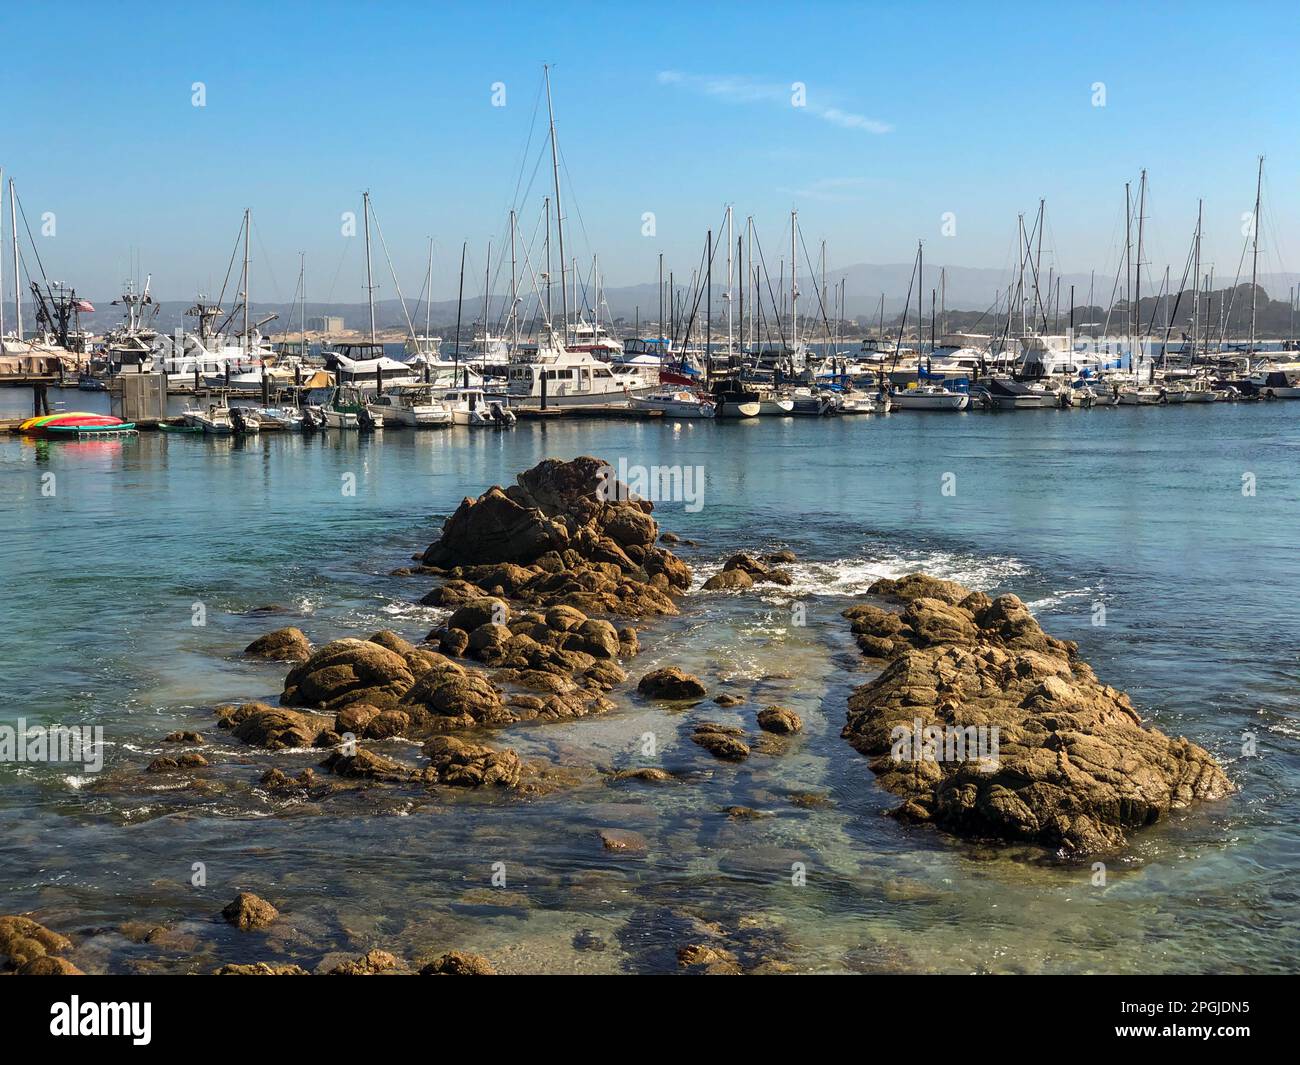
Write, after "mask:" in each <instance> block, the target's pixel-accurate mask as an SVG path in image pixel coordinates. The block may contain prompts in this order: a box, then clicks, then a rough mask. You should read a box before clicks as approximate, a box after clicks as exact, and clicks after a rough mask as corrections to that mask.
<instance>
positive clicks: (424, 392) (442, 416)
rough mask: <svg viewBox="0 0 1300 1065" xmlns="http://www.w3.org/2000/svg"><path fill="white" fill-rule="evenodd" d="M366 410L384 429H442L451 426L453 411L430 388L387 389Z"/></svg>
mask: <svg viewBox="0 0 1300 1065" xmlns="http://www.w3.org/2000/svg"><path fill="white" fill-rule="evenodd" d="M366 410H368V411H369V412H370V413H371V414H372V415H373V416H374V417H375V418H376V419H378V420H379V422H380V423H381V424H382V425H384V426H396V427H399V428H407V429H439V428H443V427H445V426H448V425H451V423H452V412H451V409H450V408H449V407H447V406H446V405H445V404H444V403H442V402H441V401H440V400H439V399H437V398H436V397H435V396H434V394H433V388H432V387H431V386H429V385H398V386H397V387H395V388H388V389H385V390H384V391H383V392H382V393H380V394H379V395H377V396H375V397H373V398H372V399H370V400H369V401H368V402H367V403H366Z"/></svg>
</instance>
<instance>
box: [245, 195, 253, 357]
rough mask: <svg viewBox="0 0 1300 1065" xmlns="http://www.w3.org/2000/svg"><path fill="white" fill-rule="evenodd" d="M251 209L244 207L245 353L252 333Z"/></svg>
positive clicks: (249, 346) (248, 348) (250, 341)
mask: <svg viewBox="0 0 1300 1065" xmlns="http://www.w3.org/2000/svg"><path fill="white" fill-rule="evenodd" d="M252 214H253V212H252V209H251V208H248V207H245V208H244V354H245V355H247V354H248V352H249V351H250V349H251V346H252V340H253V338H252V335H251V333H250V330H249V313H248V230H249V222H250V221H251V219H252Z"/></svg>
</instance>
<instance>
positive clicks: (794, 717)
mask: <svg viewBox="0 0 1300 1065" xmlns="http://www.w3.org/2000/svg"><path fill="white" fill-rule="evenodd" d="M758 727H759V728H761V729H762V730H763V731H764V732H775V733H777V734H778V735H782V736H791V735H793V734H794V733H796V732H800V731H802V730H803V718H801V717H800V716H799V715H798V714H796V713H795V712H794V711H793V710H791V709H790V708H789V707H787V706H768V707H764V708H763V709H762V710H760V711H759V712H758Z"/></svg>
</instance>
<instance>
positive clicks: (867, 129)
mask: <svg viewBox="0 0 1300 1065" xmlns="http://www.w3.org/2000/svg"><path fill="white" fill-rule="evenodd" d="M658 80H659V84H660V85H674V86H677V87H678V88H682V89H686V90H688V91H689V92H694V93H698V94H700V95H702V96H708V97H710V98H712V99H715V100H721V101H723V102H724V103H730V104H757V103H765V104H779V105H780V106H783V107H791V106H792V104H791V100H792V98H793V95H794V90H793V89H792V88H791V86H789V85H781V84H778V83H776V82H766V81H759V80H757V79H756V78H751V77H747V76H745V75H743V74H686V73H683V72H682V71H680V70H661V71H660V72H659V75H658ZM794 109H795V110H797V111H801V112H803V113H804V114H808V115H813V116H814V117H816V118H820V119H821V120H822V121H823V122H829V123H830V124H831V125H834V126H839V127H840V128H841V129H854V130H861V131H862V132H864V133H891V132H893V129H894V127H893V126H891V125H889V123H887V122H881V121H879V120H877V119H874V118H869V117H867V116H866V115H859V114H856V113H854V112H852V111H845V110H843V109H841V108H838V107H829V106H827V105H825V104H818V103H816V102H815V101H813V100H809V101H807V102H806V103H805V104H804V105H803V106H801V107H797V108H794Z"/></svg>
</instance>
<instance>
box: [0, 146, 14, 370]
mask: <svg viewBox="0 0 1300 1065" xmlns="http://www.w3.org/2000/svg"><path fill="white" fill-rule="evenodd" d="M4 187H5V168H4V167H2V166H0V192H3V191H4ZM3 236H4V223H3V222H0V240H2V239H3ZM15 281H16V279H15ZM14 291H15V292H17V291H18V285H17V284H16V283H15V285H14ZM4 338H5V267H4V256H3V255H0V355H3V354H4Z"/></svg>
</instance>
